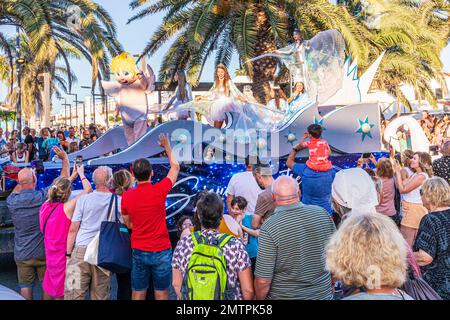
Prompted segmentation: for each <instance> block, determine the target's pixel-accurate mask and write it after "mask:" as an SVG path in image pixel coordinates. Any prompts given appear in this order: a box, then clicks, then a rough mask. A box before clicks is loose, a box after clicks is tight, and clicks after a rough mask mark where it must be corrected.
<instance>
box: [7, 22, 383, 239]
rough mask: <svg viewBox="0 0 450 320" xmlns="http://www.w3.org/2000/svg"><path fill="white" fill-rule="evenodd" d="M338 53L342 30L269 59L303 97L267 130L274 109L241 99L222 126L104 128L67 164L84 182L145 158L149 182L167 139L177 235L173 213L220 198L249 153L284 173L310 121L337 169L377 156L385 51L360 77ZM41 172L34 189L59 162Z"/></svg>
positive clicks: (187, 123)
mask: <svg viewBox="0 0 450 320" xmlns="http://www.w3.org/2000/svg"><path fill="white" fill-rule="evenodd" d="M344 48H345V44H344V42H343V39H342V36H341V35H340V33H339V32H337V31H336V30H328V31H325V32H321V33H319V34H318V35H317V36H316V37H314V38H313V39H311V40H310V41H308V42H307V43H306V44H305V45H296V44H295V43H294V44H293V45H292V46H291V47H288V48H283V49H280V50H277V52H275V53H272V54H269V55H268V56H273V57H276V58H278V59H279V60H280V61H281V62H283V63H284V64H285V65H286V66H287V68H288V69H289V71H290V72H291V76H292V77H291V80H292V83H293V84H294V85H295V83H296V82H298V81H302V82H303V83H304V86H305V89H306V91H307V92H308V98H307V99H300V100H299V101H298V103H297V105H296V106H295V108H291V109H290V111H289V112H284V113H283V115H282V117H278V118H277V119H276V120H274V121H272V122H271V123H270V125H268V122H267V115H268V114H272V115H273V114H276V113H277V110H274V109H273V108H270V107H268V106H263V105H259V104H258V103H256V102H255V103H252V104H251V105H250V104H249V103H248V102H247V103H244V102H243V103H242V105H241V108H242V109H241V111H242V110H245V111H242V112H241V111H239V110H232V111H230V112H226V113H225V115H224V117H225V119H226V121H225V125H224V126H223V127H222V128H216V127H213V126H212V123H208V124H206V123H205V121H203V122H200V121H197V120H173V121H169V122H166V123H162V124H160V125H158V126H156V127H154V128H148V129H147V131H146V132H145V133H144V134H143V135H142V136H141V137H140V138H138V139H137V140H136V141H134V142H132V143H131V144H129V143H130V141H131V140H132V139H129V138H127V136H126V131H127V130H128V131H129V128H128V129H127V126H128V127H129V125H130V124H129V123H128V124H125V128H124V126H117V127H114V128H112V129H110V130H109V131H107V132H106V133H105V134H103V135H102V136H101V137H100V138H99V139H97V140H96V141H95V142H94V143H92V144H91V145H89V146H88V147H86V148H85V149H83V150H81V151H79V152H76V153H72V154H69V160H70V161H71V162H72V163H73V162H74V161H75V160H76V159H77V157H79V156H82V157H83V160H84V163H85V168H86V173H87V176H88V177H89V178H90V174H91V173H92V172H93V170H95V168H97V167H99V166H109V167H111V168H113V170H114V171H116V170H119V169H123V168H125V169H129V168H130V165H131V163H132V162H133V161H134V160H136V159H139V158H148V159H149V160H150V162H151V163H152V167H153V170H154V177H153V179H154V181H159V180H160V179H161V178H163V177H165V176H166V174H167V172H168V169H169V164H168V161H167V159H166V158H165V157H164V155H163V149H162V148H161V147H160V146H159V145H158V136H159V135H160V134H161V133H164V134H167V135H169V137H170V140H171V142H172V147H173V151H174V153H175V154H176V156H177V158H178V160H179V161H180V162H181V163H182V164H181V172H180V175H179V178H178V181H177V183H176V184H175V186H174V188H173V189H172V191H171V193H170V194H169V196H168V202H167V223H168V226H169V230H170V231H175V222H176V219H177V217H178V216H179V215H181V214H183V213H191V212H192V205H193V199H194V197H195V195H196V194H197V193H198V192H199V191H201V190H204V189H207V190H212V191H215V192H217V193H218V194H220V195H223V196H225V197H226V195H225V190H226V188H227V185H228V182H229V180H230V178H231V177H232V175H233V174H235V173H237V172H241V171H243V170H244V159H245V158H246V157H247V156H249V155H250V156H254V157H256V156H257V157H258V158H259V159H264V160H266V161H269V162H270V163H271V165H272V167H273V172H274V175H275V176H278V175H283V174H284V175H290V174H291V172H290V170H289V169H288V168H287V167H286V158H287V155H288V154H289V152H290V150H291V149H292V147H293V146H294V145H296V144H297V143H298V142H299V141H300V139H301V138H302V136H303V134H304V132H305V131H306V128H307V127H308V126H309V125H310V124H312V123H316V124H320V125H321V126H322V127H323V130H324V131H323V138H324V139H326V140H327V141H328V144H329V145H330V147H331V150H332V157H331V160H332V162H333V165H334V166H336V167H337V168H348V167H354V166H356V163H357V160H358V158H359V157H360V156H361V154H363V153H374V154H375V155H376V156H380V155H381V154H382V142H381V132H380V118H381V114H380V107H379V105H378V102H377V101H370V100H369V98H368V97H369V95H368V93H369V88H370V85H371V83H372V81H373V79H374V77H375V74H376V71H377V69H378V67H379V65H380V63H381V60H382V58H383V54H382V55H381V56H379V57H378V59H376V61H374V62H373V63H372V65H371V66H370V67H369V68H368V69H367V70H366V71H365V73H364V74H362V75H361V76H358V65H357V61H356V60H353V61H352V59H351V57H350V56H347V57H346V56H345V53H344ZM257 58H264V57H256V58H255V59H257ZM299 63H300V64H301V65H299ZM119 73H120V72H119ZM146 73H147V75H148V76H150V78H148V77H147V81H148V80H150V81H148V82H149V83H145V85H142V86H141V88H142V90H144V91H146V90H151V87H152V85H153V83H152V81H154V76H152V71H151V69H149V70H148V71H147V70H146ZM144 75H145V73H143V72H140V71H138V70H135V71H134V72H133V75H130V76H132V77H139V79H141V77H142V76H144ZM127 76H129V73H128V72H124V70H122V74H119V77H122V81H123V82H122V83H121V84H120V85H106V89H108V90H107V92H109V94H110V95H112V96H114V95H115V96H117V95H118V94H119V92H120V91H121V90H123V83H125V82H126V81H127V80H126V79H125V80H124V79H123V77H127ZM118 81H119V80H118ZM149 88H150V89H149ZM134 89H136V88H134ZM125 92H126V91H125ZM238 94H241V93H238ZM119 104H120V103H119ZM183 106H184V107H186V104H184V105H183V104H181V108H183ZM188 107H191V108H196V109H195V111H197V112H198V108H197V107H195V106H192V103H191V105H189V106H188ZM146 108H147V111H148V112H149V113H158V112H159V113H163V112H165V113H168V112H171V110H170V109H169V110H161V108H153V107H149V106H148V105H147V106H146ZM177 108H180V106H178V107H177ZM186 108H187V107H186ZM178 110H179V109H178ZM172 111H173V110H172ZM175 111H177V110H175ZM255 117H256V118H255ZM136 119H137V118H136ZM134 120H135V119H134ZM307 156H308V154H307V151H306V152H305V151H302V152H301V153H299V155H298V159H297V160H298V161H299V162H302V161H305V160H306V158H307ZM22 166H23V165H22ZM44 168H45V171H44V172H42V173H39V174H38V188H44V187H47V186H49V185H50V184H51V183H52V181H53V180H54V179H55V178H56V177H57V176H58V175H59V173H60V168H61V165H60V163H57V162H53V161H50V162H46V163H44ZM4 180H5V182H4V189H3V190H10V189H12V188H13V187H14V184H15V182H14V181H13V180H11V179H8V178H5V179H4ZM74 189H81V184H80V183H79V182H78V184H75V185H74Z"/></svg>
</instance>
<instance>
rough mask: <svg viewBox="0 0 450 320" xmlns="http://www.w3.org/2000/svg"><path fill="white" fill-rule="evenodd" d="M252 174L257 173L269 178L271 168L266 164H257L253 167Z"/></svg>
mask: <svg viewBox="0 0 450 320" xmlns="http://www.w3.org/2000/svg"><path fill="white" fill-rule="evenodd" d="M253 173H259V174H260V175H262V176H271V175H272V168H271V167H270V165H269V164H268V163H258V164H256V165H254V166H253Z"/></svg>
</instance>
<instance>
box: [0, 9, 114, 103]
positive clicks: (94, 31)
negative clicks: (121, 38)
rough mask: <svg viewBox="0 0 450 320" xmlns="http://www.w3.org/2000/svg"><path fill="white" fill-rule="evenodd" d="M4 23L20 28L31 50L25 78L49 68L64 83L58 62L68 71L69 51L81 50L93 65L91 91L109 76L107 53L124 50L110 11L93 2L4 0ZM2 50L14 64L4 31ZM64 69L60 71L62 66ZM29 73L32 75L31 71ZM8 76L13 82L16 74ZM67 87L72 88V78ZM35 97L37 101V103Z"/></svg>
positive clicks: (0, 42)
mask: <svg viewBox="0 0 450 320" xmlns="http://www.w3.org/2000/svg"><path fill="white" fill-rule="evenodd" d="M0 25H13V26H18V27H19V28H20V30H21V32H22V34H23V36H22V37H23V39H24V41H25V42H26V47H27V50H28V56H27V67H26V68H25V69H24V72H26V73H27V74H25V73H24V78H26V77H27V76H29V77H31V75H32V74H35V72H38V71H39V72H49V73H50V74H51V75H52V81H54V82H56V83H59V85H62V84H63V81H62V80H63V78H62V77H61V74H60V75H59V76H58V75H57V73H55V71H56V70H58V68H59V67H56V65H55V62H56V60H61V61H62V62H63V64H64V67H63V68H64V70H65V72H62V73H63V74H64V73H65V74H66V76H67V75H71V74H72V71H71V68H70V64H69V58H70V56H71V53H73V52H75V51H76V52H78V53H79V54H80V55H81V56H82V57H84V58H85V59H86V60H88V61H89V62H90V63H91V65H92V88H93V89H92V90H93V91H95V87H96V84H97V83H98V81H99V80H101V79H109V66H108V64H109V56H114V55H117V54H118V53H120V52H121V51H122V47H121V45H120V44H119V43H118V42H117V40H116V29H115V25H114V23H113V21H112V19H111V17H110V16H109V14H108V13H107V12H106V11H105V10H104V9H103V8H102V7H101V6H99V5H97V4H96V3H95V2H93V1H91V0H43V1H34V0H3V1H2V3H1V4H0ZM0 51H3V52H4V53H5V56H4V57H6V59H7V60H8V61H9V64H10V71H11V72H13V69H14V68H13V67H12V63H13V61H12V54H11V53H12V52H13V51H14V50H13V46H12V45H11V44H9V43H8V41H7V36H6V35H5V34H2V33H1V32H0ZM60 71H62V70H61V69H60ZM28 73H29V74H28ZM10 78H11V79H12V80H14V76H13V75H11V76H10ZM65 80H66V81H67V83H66V85H65V86H62V87H63V89H65V90H68V91H70V90H71V85H72V80H73V77H72V76H68V77H65ZM38 96H39V95H36V99H37V100H36V102H39V99H38V98H37V97H38Z"/></svg>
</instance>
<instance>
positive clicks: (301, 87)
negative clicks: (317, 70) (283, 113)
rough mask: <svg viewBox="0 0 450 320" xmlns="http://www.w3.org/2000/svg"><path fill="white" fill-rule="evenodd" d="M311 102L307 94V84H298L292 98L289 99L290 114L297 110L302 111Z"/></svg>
mask: <svg viewBox="0 0 450 320" xmlns="http://www.w3.org/2000/svg"><path fill="white" fill-rule="evenodd" d="M309 102H311V100H310V99H309V96H308V94H307V93H306V92H305V84H304V83H303V82H297V83H296V84H295V87H294V92H293V93H292V96H291V97H290V98H289V99H288V103H289V106H288V113H290V114H292V113H294V112H296V111H297V110H300V109H302V108H303V107H304V106H305V105H306V104H308V103H309Z"/></svg>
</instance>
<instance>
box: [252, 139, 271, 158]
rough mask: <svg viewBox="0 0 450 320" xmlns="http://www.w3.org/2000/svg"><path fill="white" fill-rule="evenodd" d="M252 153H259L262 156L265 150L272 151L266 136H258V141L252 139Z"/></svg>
mask: <svg viewBox="0 0 450 320" xmlns="http://www.w3.org/2000/svg"><path fill="white" fill-rule="evenodd" d="M250 149H251V150H250V154H257V155H258V156H261V155H262V153H263V152H264V151H266V152H269V151H271V149H270V146H269V143H268V141H267V140H266V139H265V138H261V137H259V138H257V139H256V141H252V143H251V148H250Z"/></svg>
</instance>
